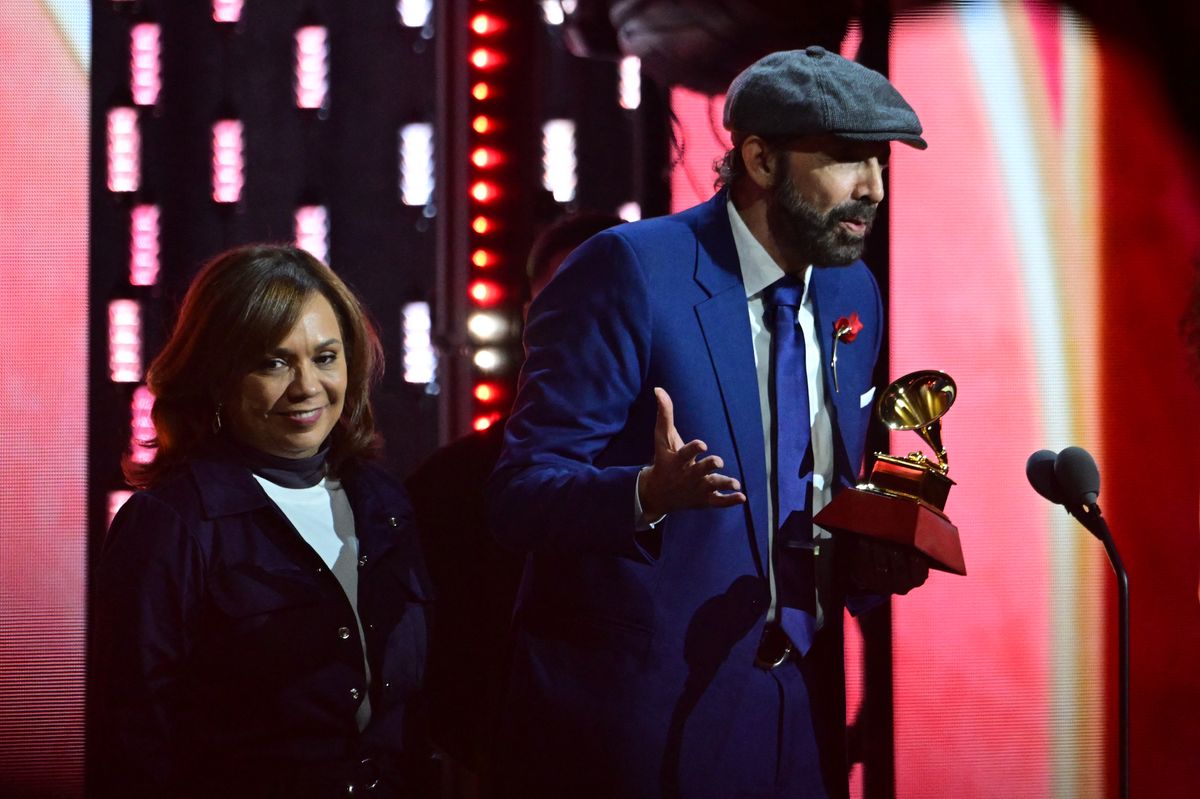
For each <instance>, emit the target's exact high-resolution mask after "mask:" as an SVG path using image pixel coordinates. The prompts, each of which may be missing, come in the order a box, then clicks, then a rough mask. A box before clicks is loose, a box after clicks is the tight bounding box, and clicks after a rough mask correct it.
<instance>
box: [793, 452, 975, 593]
mask: <svg viewBox="0 0 1200 799" xmlns="http://www.w3.org/2000/svg"><path fill="white" fill-rule="evenodd" d="M939 476H940V475H939ZM943 479H945V478H943ZM943 501H944V499H943ZM813 521H814V522H816V523H817V524H819V525H821V526H822V527H824V528H826V529H828V530H841V531H844V532H848V533H857V534H859V535H865V536H870V537H872V538H879V539H883V540H885V541H891V542H893V543H897V544H904V545H907V546H911V547H913V548H915V549H917V550H918V551H919V552H921V553H922V554H924V555H925V556H926V557H928V558H929V560H930V566H931V567H932V568H935V569H940V570H941V571H945V572H950V573H952V574H964V575H965V574H966V573H967V566H966V563H965V561H964V560H963V552H962V544H961V543H960V542H959V538H958V528H957V527H955V526H954V524H953V523H952V522H951V521H950V520H949V519H948V518H946V514H944V513H942V512H941V510H939V509H938V508H935V507H933V506H931V505H930V504H928V503H926V502H924V501H922V500H920V499H919V498H917V499H915V501H914V498H913V497H911V496H908V495H903V496H902V495H898V494H893V493H888V492H885V491H882V490H880V489H878V488H868V487H865V486H863V487H859V488H847V489H845V490H844V491H842V492H841V493H839V494H838V495H837V496H836V497H834V498H833V501H832V502H830V503H829V504H828V505H826V506H825V507H824V508H822V509H821V512H820V513H818V514H817V515H816V516H815V517H813Z"/></svg>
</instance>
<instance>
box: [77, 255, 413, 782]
mask: <svg viewBox="0 0 1200 799" xmlns="http://www.w3.org/2000/svg"><path fill="white" fill-rule="evenodd" d="M381 368H382V363H381V350H380V346H379V341H378V339H377V338H376V335H375V333H374V331H373V330H372V328H371V326H370V324H369V323H368V321H367V320H366V318H365V316H364V314H363V310H362V308H361V306H360V305H359V303H358V301H357V300H356V299H355V297H354V295H353V294H351V292H350V291H349V289H348V288H347V287H346V286H345V284H343V283H342V281H341V280H339V279H338V278H337V276H336V275H334V274H333V272H331V271H330V270H329V268H328V267H326V266H324V265H323V264H321V263H320V262H319V261H317V260H316V259H315V258H313V257H312V256H311V255H309V254H308V253H306V252H304V251H302V250H297V249H293V248H290V247H271V246H255V247H244V248H240V249H235V250H232V251H230V252H227V253H225V254H223V255H220V256H218V257H217V258H216V259H215V260H213V261H212V262H211V263H209V264H208V265H207V266H206V267H205V268H204V269H203V270H202V271H201V272H200V274H199V275H198V276H197V277H196V279H195V281H194V282H193V284H192V286H191V288H190V289H189V290H188V293H187V296H186V298H185V299H184V304H183V308H182V311H181V312H180V316H179V320H178V322H177V324H176V325H175V329H174V331H173V333H172V334H171V337H170V340H169V341H168V342H167V344H166V346H165V347H164V348H163V351H162V353H161V354H160V355H159V356H158V358H157V359H156V360H155V361H154V363H153V364H152V366H151V367H150V370H149V375H148V384H149V387H150V390H151V391H152V392H153V393H154V396H155V404H154V411H153V418H154V423H155V428H156V438H155V441H154V442H153V444H154V446H155V448H156V452H155V458H154V460H153V461H152V462H151V463H149V464H144V465H139V464H136V463H133V462H131V461H127V462H126V464H125V472H126V477H127V479H128V480H129V482H130V483H131V484H132V485H134V486H135V487H137V488H140V489H143V490H141V491H139V492H137V493H135V494H134V495H133V497H132V498H130V500H129V501H128V502H127V503H126V504H125V506H124V507H123V508H122V509H121V511H120V512H119V513H118V514H117V517H116V519H115V520H114V521H113V525H112V529H111V530H110V532H109V534H108V537H107V539H106V540H105V545H104V548H103V552H102V554H101V556H100V560H99V563H98V565H97V569H96V572H95V575H94V586H95V588H94V615H93V630H94V635H93V640H94V649H93V661H92V665H93V669H94V681H93V694H92V706H91V713H92V716H93V719H94V725H93V727H92V739H91V749H90V763H91V765H92V775H93V777H92V783H91V785H92V787H93V788H94V789H95V790H94V791H93V792H94V793H95V794H97V795H100V796H120V797H128V796H141V795H147V796H164V797H165V796H172V797H175V796H204V797H230V796H256V797H266V796H280V797H283V796H286V797H325V796H345V795H358V794H360V793H363V792H367V795H369V796H373V797H374V796H408V795H414V794H418V793H419V792H420V789H419V788H418V787H417V785H416V779H417V778H416V776H415V773H414V772H415V771H416V770H418V769H419V767H420V766H419V762H420V761H421V758H420V757H419V752H418V751H417V749H418V748H419V744H420V738H421V736H420V735H419V733H417V732H416V731H415V725H416V718H417V717H418V716H419V707H418V705H419V697H420V688H421V683H422V680H423V677H424V663H425V652H426V639H427V599H428V589H427V586H428V578H427V577H426V572H425V567H424V565H423V563H422V560H421V556H420V552H419V549H418V543H417V536H416V533H415V531H414V530H413V527H412V524H411V522H410V515H411V514H410V508H409V502H408V499H407V497H406V496H405V494H404V493H403V491H402V490H401V489H400V488H399V487H398V486H397V485H396V484H395V483H393V481H392V480H391V479H389V478H388V477H386V476H385V475H384V473H383V472H382V471H381V470H380V469H379V468H377V467H375V466H372V465H370V464H369V462H368V460H369V458H370V457H371V456H372V455H373V454H374V452H375V450H376V449H377V445H378V440H377V436H376V433H375V429H374V423H373V420H372V414H371V405H370V399H369V396H368V394H369V390H370V387H371V385H372V383H373V381H375V379H376V378H377V377H378V375H379V373H380V371H381Z"/></svg>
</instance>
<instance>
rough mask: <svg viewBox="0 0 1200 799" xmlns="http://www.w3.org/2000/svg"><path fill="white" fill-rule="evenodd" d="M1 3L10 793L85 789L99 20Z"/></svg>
mask: <svg viewBox="0 0 1200 799" xmlns="http://www.w3.org/2000/svg"><path fill="white" fill-rule="evenodd" d="M65 5H66V4H62V3H53V2H43V3H2V4H0V52H2V53H3V54H4V55H3V65H4V66H3V69H0V320H3V327H4V339H5V347H4V349H5V352H6V354H7V357H6V358H5V366H4V377H3V379H0V486H2V487H3V488H2V489H0V796H42V795H47V796H49V795H53V796H72V795H79V794H80V792H81V786H82V781H83V712H84V697H83V693H84V643H85V628H84V624H85V604H84V603H85V592H86V558H87V534H86V528H85V520H84V518H85V495H86V488H85V476H86V470H87V391H88V383H87V375H88V369H87V364H88V349H87V334H86V331H87V285H88V281H87V219H88V212H87V203H88V73H87V64H88V57H87V54H86V42H87V25H86V22H84V23H83V24H82V32H80V24H79V23H80V20H79V19H72V17H73V16H74V17H78V16H80V15H82V16H83V17H84V18H85V19H86V16H87V12H86V6H81V5H78V4H77V7H73V9H65Z"/></svg>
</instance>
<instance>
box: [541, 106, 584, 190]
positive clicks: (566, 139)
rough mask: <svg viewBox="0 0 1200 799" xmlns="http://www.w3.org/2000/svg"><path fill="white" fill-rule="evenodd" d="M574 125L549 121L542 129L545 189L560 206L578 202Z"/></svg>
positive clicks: (568, 120) (571, 122)
mask: <svg viewBox="0 0 1200 799" xmlns="http://www.w3.org/2000/svg"><path fill="white" fill-rule="evenodd" d="M575 165H576V162H575V122H574V121H572V120H570V119H550V120H547V121H546V122H545V123H544V124H543V125H542V185H543V186H544V187H545V188H547V189H549V190H550V192H551V193H552V194H553V195H554V199H555V200H557V201H558V202H560V203H566V202H570V201H571V200H573V199H575V186H576V183H577V182H578V181H577V179H576V176H575Z"/></svg>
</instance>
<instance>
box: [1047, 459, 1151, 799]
mask: <svg viewBox="0 0 1200 799" xmlns="http://www.w3.org/2000/svg"><path fill="white" fill-rule="evenodd" d="M1025 476H1026V477H1027V478H1028V479H1029V484H1030V485H1031V486H1033V490H1034V491H1036V492H1038V493H1039V494H1041V495H1042V496H1043V497H1045V498H1046V499H1048V500H1050V501H1051V502H1053V503H1055V504H1057V505H1064V506H1066V508H1067V513H1069V514H1071V515H1072V516H1074V517H1075V518H1076V520H1078V521H1079V523H1080V524H1082V525H1083V526H1084V527H1085V528H1087V531H1088V532H1089V533H1091V534H1092V535H1094V536H1096V538H1098V539H1100V541H1101V543H1103V544H1104V549H1105V551H1106V552H1107V553H1108V560H1109V562H1110V563H1111V564H1112V567H1113V572H1115V573H1116V576H1117V612H1118V619H1117V649H1118V652H1119V657H1120V662H1119V666H1118V669H1117V679H1118V687H1119V699H1118V703H1119V709H1118V712H1117V717H1118V718H1117V748H1118V752H1119V762H1118V769H1117V770H1118V774H1117V779H1118V783H1119V788H1120V796H1121V799H1128V797H1129V575H1128V573H1127V572H1126V571H1125V564H1124V563H1122V562H1121V555H1120V553H1118V552H1117V544H1116V542H1115V541H1114V540H1113V537H1112V533H1111V532H1109V529H1108V522H1106V521H1104V517H1103V516H1101V515H1100V506H1099V505H1097V504H1096V500H1097V499H1099V498H1100V469H1099V468H1098V467H1097V466H1096V459H1095V458H1093V457H1092V454H1091V453H1090V452H1088V451H1087V450H1086V449H1084V448H1083V447H1067V448H1066V449H1064V450H1063V451H1062V452H1059V453H1057V454H1055V453H1054V452H1051V451H1050V450H1048V449H1039V450H1038V451H1037V452H1035V453H1033V454H1032V455H1030V456H1029V460H1027V461H1026V462H1025Z"/></svg>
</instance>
